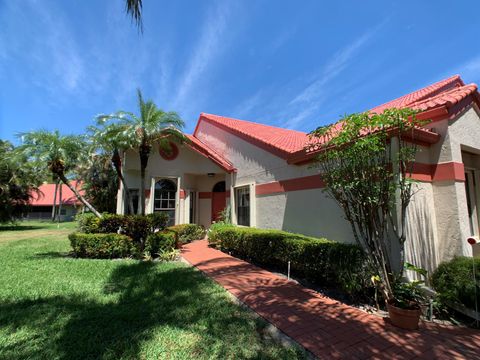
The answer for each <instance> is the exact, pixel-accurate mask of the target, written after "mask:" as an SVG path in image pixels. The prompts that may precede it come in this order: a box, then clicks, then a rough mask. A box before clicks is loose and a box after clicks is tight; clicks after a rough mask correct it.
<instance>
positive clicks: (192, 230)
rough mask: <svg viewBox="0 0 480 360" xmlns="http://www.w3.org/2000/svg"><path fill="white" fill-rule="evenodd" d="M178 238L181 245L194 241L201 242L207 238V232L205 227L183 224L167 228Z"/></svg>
mask: <svg viewBox="0 0 480 360" xmlns="http://www.w3.org/2000/svg"><path fill="white" fill-rule="evenodd" d="M167 229H168V230H170V231H173V232H174V233H175V234H177V236H178V241H179V242H180V244H186V243H189V242H192V241H193V240H200V239H203V238H204V237H205V234H206V230H205V228H204V227H203V226H200V225H197V224H181V225H174V226H170V227H168V228H167Z"/></svg>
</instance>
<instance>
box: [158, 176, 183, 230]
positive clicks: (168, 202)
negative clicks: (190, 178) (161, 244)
mask: <svg viewBox="0 0 480 360" xmlns="http://www.w3.org/2000/svg"><path fill="white" fill-rule="evenodd" d="M176 195H177V185H176V184H175V183H174V182H173V181H172V180H167V179H162V180H159V181H157V182H156V183H155V194H154V199H153V211H155V212H164V213H167V214H168V216H169V217H170V219H169V221H168V226H171V225H175V205H176Z"/></svg>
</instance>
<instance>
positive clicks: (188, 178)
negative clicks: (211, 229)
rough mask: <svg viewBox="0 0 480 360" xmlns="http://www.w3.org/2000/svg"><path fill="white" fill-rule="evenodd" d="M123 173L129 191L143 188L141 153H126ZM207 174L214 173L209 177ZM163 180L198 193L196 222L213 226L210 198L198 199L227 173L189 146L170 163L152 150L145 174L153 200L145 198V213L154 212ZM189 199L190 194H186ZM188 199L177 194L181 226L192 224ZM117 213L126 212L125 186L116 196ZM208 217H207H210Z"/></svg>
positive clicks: (177, 215)
mask: <svg viewBox="0 0 480 360" xmlns="http://www.w3.org/2000/svg"><path fill="white" fill-rule="evenodd" d="M123 171H124V176H125V180H126V182H127V184H128V186H129V187H130V188H132V189H133V188H136V189H139V188H140V181H141V178H140V161H139V156H138V153H137V152H136V151H134V150H128V151H126V152H125V154H124V161H123ZM208 173H213V174H215V175H214V177H208V176H207V174H208ZM160 178H169V179H171V180H173V181H174V182H175V183H176V184H177V188H178V190H180V189H182V190H185V191H188V190H191V191H195V192H196V197H197V199H196V200H197V214H198V215H197V222H198V223H199V224H202V225H204V226H209V225H210V217H211V215H210V214H211V208H210V206H211V202H210V200H209V199H198V193H199V192H210V191H212V187H213V185H214V184H215V183H216V182H218V181H221V180H225V178H226V177H225V171H224V170H223V169H221V168H220V167H219V166H218V165H216V164H215V163H213V162H212V161H211V160H209V159H207V158H205V157H204V156H202V155H200V154H199V153H197V152H196V151H194V150H192V149H190V148H188V147H187V146H179V154H178V156H177V158H176V159H174V160H172V161H168V160H165V159H163V158H162V157H161V156H160V154H159V153H158V148H157V147H154V148H153V149H152V151H151V155H150V159H149V162H148V166H147V169H146V173H145V189H146V190H150V194H151V195H150V197H149V198H147V199H146V205H145V207H146V212H147V213H150V212H151V211H152V209H153V203H152V202H151V201H150V199H153V192H154V184H155V181H156V180H158V179H160ZM187 197H188V195H187ZM188 200H189V199H181V198H180V192H179V191H177V201H176V211H175V223H176V224H182V223H186V222H188V221H189V214H190V213H189V211H190V209H189V203H188ZM117 212H118V213H123V212H124V202H123V186H120V189H119V192H118V196H117ZM207 214H208V215H207Z"/></svg>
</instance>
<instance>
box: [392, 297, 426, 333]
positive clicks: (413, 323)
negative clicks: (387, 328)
mask: <svg viewBox="0 0 480 360" xmlns="http://www.w3.org/2000/svg"><path fill="white" fill-rule="evenodd" d="M387 309H388V316H389V317H390V321H391V322H392V324H393V325H395V326H397V327H399V328H402V329H407V330H416V329H418V322H419V321H420V315H421V313H422V311H421V310H420V309H413V310H409V309H401V308H398V307H396V306H394V305H392V304H390V303H388V302H387Z"/></svg>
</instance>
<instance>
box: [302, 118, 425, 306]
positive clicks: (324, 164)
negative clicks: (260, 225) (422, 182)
mask: <svg viewBox="0 0 480 360" xmlns="http://www.w3.org/2000/svg"><path fill="white" fill-rule="evenodd" d="M423 124H424V122H423V123H422V122H421V121H419V120H417V118H416V117H415V112H414V111H413V110H411V109H389V110H385V111H384V112H383V113H382V114H370V113H360V114H352V115H348V116H346V117H344V118H343V119H342V120H340V121H339V122H338V123H337V124H334V125H331V126H326V127H319V128H317V129H316V130H314V131H313V132H311V134H310V135H311V137H312V139H311V140H312V141H311V143H310V145H309V146H308V148H307V150H308V151H312V150H317V151H319V155H318V158H317V166H318V167H319V168H320V172H321V174H322V179H323V181H324V183H325V191H326V192H327V194H328V195H330V196H331V197H332V198H333V199H335V200H336V201H337V203H338V204H339V205H340V207H341V208H342V210H343V212H344V214H345V218H346V219H347V220H348V221H349V222H350V224H351V226H352V230H353V235H354V237H355V240H356V241H357V243H358V244H359V245H360V246H361V247H362V248H363V249H364V250H365V252H366V254H367V257H368V259H369V261H370V263H371V264H372V265H373V266H374V268H375V269H376V271H378V277H379V278H380V288H381V290H382V292H383V294H384V296H385V298H386V299H387V300H390V299H392V298H393V291H392V284H393V283H394V282H395V281H396V280H398V279H399V277H401V276H402V275H403V264H404V245H405V218H406V210H407V207H408V204H409V202H410V199H411V197H412V196H413V190H412V181H411V177H410V175H411V173H412V167H413V163H414V161H415V156H416V152H417V146H416V145H415V144H414V142H412V139H414V135H415V131H414V130H415V128H416V127H419V126H421V125H423ZM395 241H397V243H396V244H395ZM396 246H398V248H399V249H400V251H399V252H400V254H399V256H398V257H397V259H395V256H393V254H392V247H396Z"/></svg>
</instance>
